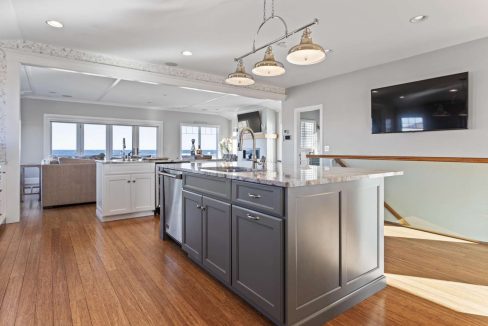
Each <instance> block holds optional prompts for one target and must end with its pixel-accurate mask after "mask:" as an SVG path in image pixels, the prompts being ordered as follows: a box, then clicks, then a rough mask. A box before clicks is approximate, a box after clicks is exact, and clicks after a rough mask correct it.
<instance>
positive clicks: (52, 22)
mask: <svg viewBox="0 0 488 326" xmlns="http://www.w3.org/2000/svg"><path fill="white" fill-rule="evenodd" d="M46 24H48V25H49V26H51V27H54V28H63V27H64V25H63V23H62V22H60V21H57V20H51V19H50V20H46Z"/></svg>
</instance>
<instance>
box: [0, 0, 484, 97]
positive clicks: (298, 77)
mask: <svg viewBox="0 0 488 326" xmlns="http://www.w3.org/2000/svg"><path fill="white" fill-rule="evenodd" d="M487 12H488V1H487V0H464V1H459V0H408V1H405V0H404V1H401V0H367V1H366V0H363V1H358V0H300V1H296V0H276V13H277V14H279V15H281V16H283V17H284V18H285V19H286V20H287V22H288V25H289V29H290V30H291V29H294V28H296V27H299V26H302V25H303V24H305V23H308V22H309V21H311V20H312V19H313V18H315V17H316V18H319V19H320V24H319V25H318V26H316V27H314V28H313V37H314V40H315V41H316V42H318V43H320V44H321V45H323V46H324V47H326V48H332V49H333V50H334V52H333V53H332V54H331V55H330V57H329V59H328V60H326V61H325V62H323V63H321V64H319V65H316V66H309V67H295V66H291V65H290V64H288V63H286V60H285V54H286V51H287V48H289V47H290V46H292V45H294V44H295V43H296V42H298V38H299V36H298V35H296V36H294V37H292V39H290V40H289V42H288V44H287V45H286V48H282V47H276V49H275V52H276V57H277V59H279V60H281V61H283V63H284V64H285V67H286V68H287V74H285V75H284V76H280V77H274V78H272V79H268V80H265V79H263V78H257V80H259V81H261V82H264V83H268V84H275V85H278V86H283V87H289V86H293V85H298V84H303V83H306V82H311V81H314V80H318V79H322V78H325V77H329V76H333V75H338V74H342V73H346V72H350V71H354V70H357V69H361V68H365V67H369V66H374V65H378V64H381V63H385V62H389V61H394V60H398V59H401V58H405V57H409V56H413V55H416V54H420V53H424V52H428V51H432V50H436V49H439V48H443V47H447V46H451V45H454V44H459V43H463V42H467V41H470V40H474V39H478V38H483V37H487V36H488V19H487ZM419 14H426V15H429V19H428V20H427V21H425V22H424V23H420V24H411V23H409V22H408V20H409V18H411V17H412V16H415V15H419ZM46 19H57V20H60V21H62V22H63V23H64V24H65V28H64V29H62V30H56V29H53V28H50V27H48V26H47V25H46V24H44V21H45V20H46ZM261 19H262V0H247V1H242V0H200V1H195V0H193V1H191V0H138V1H134V0H104V1H102V2H100V1H98V0H83V1H65V0H37V1H33V0H15V1H13V0H0V39H5V38H7V39H14V38H23V39H25V40H32V41H37V42H42V43H47V44H54V45H59V46H66V47H71V48H76V49H81V50H87V51H93V52H98V53H105V54H109V55H115V56H119V57H125V58H131V59H137V60H142V61H148V62H153V63H161V64H164V63H166V62H175V63H178V65H179V66H180V67H182V68H187V69H192V70H198V71H203V72H209V73H215V74H219V75H222V76H225V75H226V74H228V73H229V72H231V71H232V70H234V69H235V65H234V62H233V60H232V58H234V57H235V56H238V55H240V54H243V53H244V52H247V51H248V50H249V49H250V48H251V43H252V39H253V36H254V34H255V32H256V29H257V26H258V25H259V23H260V22H261ZM281 32H282V30H281V28H280V26H279V25H272V26H270V27H269V28H268V27H266V28H265V29H264V30H263V33H262V37H260V38H258V42H257V43H258V44H260V43H263V42H264V41H268V40H271V39H274V38H275V37H276V36H277V35H278V34H280V33H281ZM185 49H188V50H191V51H193V53H194V55H193V56H191V57H183V56H182V55H181V54H180V52H181V51H182V50H185ZM261 56H262V53H260V54H258V55H254V56H253V57H252V58H250V59H248V60H246V61H245V63H246V66H247V69H248V70H250V68H251V64H253V63H254V62H256V61H257V60H258V59H259V58H260V57H261Z"/></svg>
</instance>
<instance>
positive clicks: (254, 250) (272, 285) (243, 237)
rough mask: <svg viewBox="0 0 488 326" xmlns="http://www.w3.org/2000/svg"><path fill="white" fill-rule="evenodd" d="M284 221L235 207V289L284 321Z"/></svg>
mask: <svg viewBox="0 0 488 326" xmlns="http://www.w3.org/2000/svg"><path fill="white" fill-rule="evenodd" d="M283 246H284V245H283V220H282V219H280V218H275V217H272V216H269V215H265V214H260V213H257V212H254V211H251V210H247V209H243V208H240V207H237V206H233V207H232V286H233V287H234V288H235V289H236V290H237V291H238V292H239V293H241V294H242V295H243V296H244V297H246V298H247V299H248V300H249V301H251V302H252V303H254V304H255V305H256V306H258V307H259V308H261V309H262V310H263V311H264V312H266V313H267V314H268V315H270V316H271V317H273V318H274V319H275V320H277V321H282V320H283V302H284V300H283V282H284V281H283V251H284V247H283Z"/></svg>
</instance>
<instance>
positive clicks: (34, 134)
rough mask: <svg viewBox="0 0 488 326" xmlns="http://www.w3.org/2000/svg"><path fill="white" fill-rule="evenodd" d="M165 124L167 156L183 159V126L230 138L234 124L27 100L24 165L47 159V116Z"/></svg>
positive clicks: (190, 115) (188, 115)
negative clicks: (215, 129)
mask: <svg viewBox="0 0 488 326" xmlns="http://www.w3.org/2000/svg"><path fill="white" fill-rule="evenodd" d="M46 113H47V114H63V115H77V116H88V117H101V118H109V119H110V118H119V119H135V120H153V121H163V155H164V156H167V157H170V158H175V157H177V156H178V155H179V142H180V123H198V124H209V125H218V126H220V136H219V137H220V138H223V137H229V136H230V132H231V130H230V126H231V122H230V120H228V119H226V118H224V117H221V116H217V115H209V114H196V113H184V112H176V111H161V110H148V109H137V108H125V107H114V106H105V105H95V104H83V103H71V102H57V101H46V100H37V99H23V100H22V102H21V120H22V132H21V137H22V139H21V140H22V144H21V146H22V147H21V156H22V157H21V162H22V163H38V162H40V161H41V160H42V159H43V158H44V157H43V148H42V147H43V136H44V132H43V128H44V114H46Z"/></svg>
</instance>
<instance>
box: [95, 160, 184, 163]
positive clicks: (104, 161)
mask: <svg viewBox="0 0 488 326" xmlns="http://www.w3.org/2000/svg"><path fill="white" fill-rule="evenodd" d="M183 162H188V160H181V159H149V160H147V159H146V160H143V159H138V160H129V161H123V160H121V159H115V160H97V163H101V164H132V163H183Z"/></svg>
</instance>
